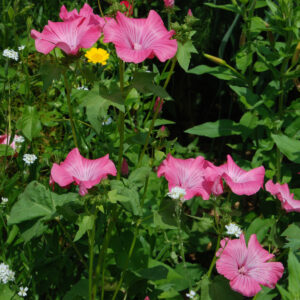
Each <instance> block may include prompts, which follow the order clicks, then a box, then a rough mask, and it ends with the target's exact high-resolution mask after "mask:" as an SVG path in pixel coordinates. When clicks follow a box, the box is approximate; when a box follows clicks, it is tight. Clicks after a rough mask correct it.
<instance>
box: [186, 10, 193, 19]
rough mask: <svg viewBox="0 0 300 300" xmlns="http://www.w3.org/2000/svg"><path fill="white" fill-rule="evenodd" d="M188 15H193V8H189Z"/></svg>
mask: <svg viewBox="0 0 300 300" xmlns="http://www.w3.org/2000/svg"><path fill="white" fill-rule="evenodd" d="M187 15H188V16H190V17H192V16H193V13H192V10H191V9H189V10H188V13H187Z"/></svg>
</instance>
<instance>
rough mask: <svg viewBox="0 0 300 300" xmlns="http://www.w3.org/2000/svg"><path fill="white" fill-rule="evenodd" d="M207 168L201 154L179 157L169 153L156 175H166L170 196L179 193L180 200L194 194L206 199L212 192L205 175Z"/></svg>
mask: <svg viewBox="0 0 300 300" xmlns="http://www.w3.org/2000/svg"><path fill="white" fill-rule="evenodd" d="M209 169H210V167H209V166H208V164H207V161H206V160H205V159H204V158H203V157H202V156H198V157H197V158H189V159H180V158H174V157H172V155H171V154H169V155H168V156H167V158H166V159H165V160H164V161H163V162H162V164H161V165H160V166H159V168H158V170H157V176H158V177H161V176H165V177H166V179H167V181H168V183H169V184H168V186H169V194H168V195H170V196H173V197H172V198H174V197H175V195H177V194H178V195H179V194H180V195H181V196H180V199H181V200H189V199H191V198H193V197H194V196H201V197H202V198H203V199H204V200H208V199H209V197H210V194H211V192H212V190H211V188H212V183H211V181H209V180H208V178H207V177H206V175H207V172H208V170H209ZM178 191H180V192H178Z"/></svg>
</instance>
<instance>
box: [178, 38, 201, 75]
mask: <svg viewBox="0 0 300 300" xmlns="http://www.w3.org/2000/svg"><path fill="white" fill-rule="evenodd" d="M177 44H178V50H177V54H176V56H177V60H178V63H179V65H180V66H181V67H182V68H183V70H185V71H187V70H188V68H189V64H190V60H191V56H192V53H198V51H197V49H196V48H195V47H194V45H193V42H192V41H187V42H186V43H184V44H182V43H180V42H177Z"/></svg>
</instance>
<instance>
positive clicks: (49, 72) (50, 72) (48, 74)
mask: <svg viewBox="0 0 300 300" xmlns="http://www.w3.org/2000/svg"><path fill="white" fill-rule="evenodd" d="M62 71H63V68H62V67H61V66H60V65H58V64H56V63H55V62H45V63H44V64H42V65H41V67H40V73H41V76H42V80H43V90H44V91H45V90H47V89H48V88H49V87H50V86H51V85H52V82H53V80H58V79H59V78H60V76H61V74H62Z"/></svg>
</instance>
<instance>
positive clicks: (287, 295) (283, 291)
mask: <svg viewBox="0 0 300 300" xmlns="http://www.w3.org/2000/svg"><path fill="white" fill-rule="evenodd" d="M276 287H277V289H278V291H279V293H280V295H281V297H282V300H294V299H292V296H291V294H290V293H289V292H288V291H287V290H286V289H284V288H283V287H282V286H280V285H279V284H277V285H276ZM263 300H264V299H263Z"/></svg>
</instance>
